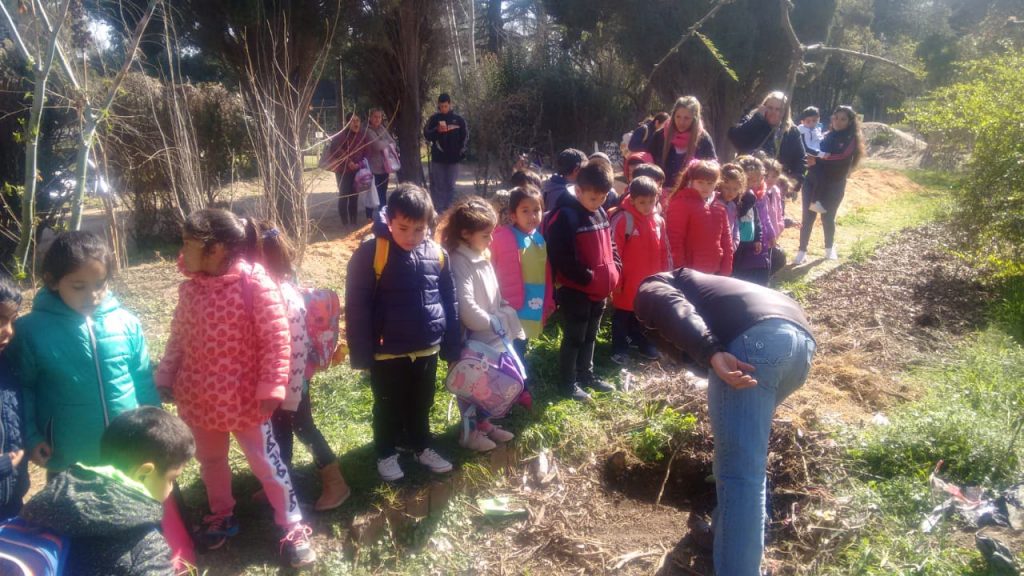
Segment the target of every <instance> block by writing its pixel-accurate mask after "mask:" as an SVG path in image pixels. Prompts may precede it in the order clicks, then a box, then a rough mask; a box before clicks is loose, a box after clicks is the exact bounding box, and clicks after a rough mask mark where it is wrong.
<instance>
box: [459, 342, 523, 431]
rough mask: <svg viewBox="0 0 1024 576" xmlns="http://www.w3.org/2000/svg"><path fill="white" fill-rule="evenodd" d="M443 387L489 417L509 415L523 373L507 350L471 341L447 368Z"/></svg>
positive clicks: (521, 381) (519, 391)
mask: <svg viewBox="0 0 1024 576" xmlns="http://www.w3.org/2000/svg"><path fill="white" fill-rule="evenodd" d="M445 387H446V388H448V391H449V392H451V393H452V394H455V396H456V397H457V398H458V399H460V400H464V401H465V402H468V403H469V404H471V405H473V406H476V407H477V408H479V409H480V410H482V411H484V412H486V413H487V415H488V416H490V417H492V418H501V417H502V416H504V415H505V414H508V411H509V409H510V408H512V405H513V404H515V403H516V401H517V400H519V396H520V395H522V393H523V390H524V384H523V376H522V373H521V372H519V368H518V367H517V366H516V362H515V360H514V359H513V358H512V356H511V355H510V354H509V353H507V352H501V351H498V350H495V349H494V348H491V347H490V346H488V345H486V344H484V343H482V342H476V341H473V340H470V341H469V342H467V343H466V347H465V348H464V349H463V350H462V357H461V358H460V359H459V361H458V362H456V363H455V364H453V365H452V366H451V367H450V368H449V369H448V377H447V378H446V379H445Z"/></svg>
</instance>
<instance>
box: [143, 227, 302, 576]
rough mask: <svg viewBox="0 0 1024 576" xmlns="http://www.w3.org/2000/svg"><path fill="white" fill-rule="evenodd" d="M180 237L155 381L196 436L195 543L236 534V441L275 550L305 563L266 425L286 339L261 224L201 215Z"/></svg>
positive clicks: (284, 373)
mask: <svg viewBox="0 0 1024 576" xmlns="http://www.w3.org/2000/svg"><path fill="white" fill-rule="evenodd" d="M182 240H183V242H184V246H183V248H182V251H181V258H180V259H179V262H178V266H179V268H180V269H181V272H182V273H183V274H184V275H185V276H186V277H187V278H188V279H187V280H185V281H184V282H182V283H181V285H180V286H179V287H178V306H177V308H175V310H174V318H173V320H172V321H171V335H170V339H169V340H168V342H167V349H166V352H165V354H164V358H163V360H162V361H161V362H160V368H159V369H158V371H157V377H156V380H157V387H158V389H159V391H160V392H161V396H162V397H163V398H165V399H166V400H168V401H171V402H174V403H176V404H177V406H178V415H179V416H181V418H182V420H184V421H185V423H186V424H188V426H189V428H191V430H192V434H193V435H194V436H195V440H196V460H198V461H199V466H200V476H201V477H202V480H203V483H204V484H205V485H206V494H207V498H208V500H209V505H210V514H209V515H208V516H206V517H205V518H204V519H203V526H202V529H201V531H200V534H199V539H200V544H202V545H203V546H205V547H206V548H207V549H208V550H212V549H216V548H220V547H221V546H223V545H224V543H225V542H226V541H227V539H228V538H229V537H231V536H235V535H236V534H238V523H237V522H236V521H235V518H234V507H235V500H234V498H233V497H232V495H231V467H230V466H229V463H228V446H229V444H230V440H231V438H230V437H231V436H234V437H235V440H236V441H237V442H238V445H239V446H240V447H241V449H242V452H243V453H244V454H245V457H246V460H247V461H248V463H249V467H250V468H251V469H252V472H253V474H254V475H255V476H256V478H258V479H259V481H260V483H261V484H262V486H263V491H264V492H265V494H266V496H267V500H268V501H269V502H270V504H271V506H272V507H273V508H274V520H275V522H276V523H277V525H278V526H279V528H280V530H281V546H280V550H281V552H282V554H283V555H284V556H285V557H286V559H287V560H288V562H289V563H290V564H291V565H292V566H296V567H298V566H306V565H309V564H312V563H313V562H315V561H316V553H315V552H314V551H313V548H312V547H311V546H310V540H309V536H310V534H311V532H312V530H311V529H310V528H309V527H308V526H307V525H306V524H304V523H303V522H302V512H300V510H299V506H298V501H297V499H296V497H295V491H294V490H293V488H292V484H291V480H290V478H289V474H288V468H287V467H286V466H285V464H284V462H283V461H282V460H281V456H280V452H279V450H278V446H277V442H276V441H275V440H274V433H273V429H272V426H271V423H270V416H271V414H273V412H274V410H275V409H277V407H278V406H280V404H281V401H282V400H283V399H284V398H285V390H286V387H287V386H288V382H289V367H290V356H291V336H290V332H289V327H288V317H287V314H286V309H285V303H284V301H283V298H282V295H281V290H280V289H279V287H278V285H277V283H276V282H275V281H274V280H273V278H271V276H270V275H269V274H268V273H267V272H266V271H265V270H264V268H263V266H261V265H260V264H258V263H256V262H259V261H261V260H262V252H263V238H262V234H261V232H260V229H259V223H258V222H256V221H254V220H243V219H241V218H239V217H237V216H235V215H234V214H232V213H231V212H228V211H226V210H218V209H206V210H200V211H198V212H195V213H193V214H191V215H190V216H189V217H188V218H186V220H185V223H184V226H183V227H182Z"/></svg>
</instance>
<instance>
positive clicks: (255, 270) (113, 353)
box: [0, 209, 349, 574]
mask: <svg viewBox="0 0 1024 576" xmlns="http://www.w3.org/2000/svg"><path fill="white" fill-rule="evenodd" d="M182 240H183V248H182V251H181V256H180V258H179V260H178V268H179V270H180V271H181V273H182V274H183V275H184V276H185V277H186V280H185V281H184V282H182V284H181V285H180V286H179V290H178V293H179V299H178V305H177V308H176V309H175V312H174V317H173V320H172V322H171V330H170V338H169V341H168V343H167V348H166V351H165V353H164V357H163V359H162V361H161V362H160V364H159V367H157V368H156V369H155V370H154V369H153V367H152V366H151V365H150V359H149V352H148V349H147V346H146V339H145V337H144V335H143V331H142V326H141V324H140V323H139V321H138V319H137V318H136V317H135V316H134V315H132V314H131V313H130V312H128V311H127V310H125V309H124V308H122V307H121V305H120V303H119V302H118V301H117V299H116V298H115V297H114V296H113V295H112V294H111V293H110V291H109V290H108V283H109V280H110V276H111V273H112V272H113V255H112V252H111V250H110V247H109V246H108V245H107V244H106V242H105V241H104V240H103V239H102V238H100V237H98V236H97V235H95V234H92V233H90V232H67V233H64V234H62V235H60V236H58V237H57V238H56V239H55V240H54V242H53V244H52V245H51V246H50V248H49V249H48V251H47V253H46V255H45V257H44V259H43V263H42V271H43V281H44V286H43V287H41V288H40V289H39V290H38V292H37V293H36V296H35V298H34V300H33V305H32V310H31V311H30V312H29V313H28V314H26V315H24V316H22V317H21V318H17V320H15V318H16V317H17V315H18V309H19V305H20V301H21V296H20V293H19V292H18V290H17V288H16V287H15V286H14V285H13V284H11V283H10V281H8V280H4V281H2V282H0V347H2V348H4V350H3V353H2V354H0V394H2V396H0V398H2V400H3V405H2V411H0V423H2V431H0V432H2V434H0V436H2V438H3V444H4V446H3V448H4V450H5V453H4V455H3V456H0V500H2V501H0V508H2V515H3V517H4V518H10V517H13V516H16V515H18V514H19V511H20V512H21V517H22V518H23V519H25V520H28V521H30V522H34V523H35V524H36V525H38V526H42V527H51V528H53V529H54V530H56V531H58V532H60V533H62V534H65V535H67V536H69V537H71V554H70V556H69V559H68V562H69V567H68V569H69V570H70V571H71V573H76V574H77V573H81V574H87V573H88V574H100V573H108V574H114V573H124V574H136V573H150V572H146V571H145V570H143V569H141V568H140V569H139V570H135V568H136V567H138V566H140V565H141V563H145V562H151V563H157V565H159V566H164V564H166V566H165V567H166V571H160V570H156V571H155V572H153V573H171V567H170V562H171V560H170V559H171V555H170V553H168V554H163V553H160V554H156V555H153V554H152V553H151V552H152V549H149V552H147V553H146V554H145V555H144V556H145V557H140V556H139V555H138V550H134V551H133V549H132V546H134V545H136V544H138V545H143V544H144V542H145V541H149V540H151V539H152V538H153V534H156V532H154V530H155V528H161V523H163V526H162V528H163V530H162V532H163V536H161V537H160V541H161V542H164V537H166V539H167V543H169V544H170V547H171V549H173V551H174V553H175V556H176V557H177V556H181V557H182V558H184V556H182V555H180V554H179V551H182V550H185V549H186V548H187V546H185V543H184V542H181V541H174V540H175V537H176V536H175V534H177V535H179V536H180V535H181V534H184V535H185V539H188V533H187V532H185V531H184V530H185V529H184V526H183V524H181V520H180V517H178V516H174V518H176V519H177V520H176V521H177V522H178V526H179V527H180V528H181V530H178V531H176V530H175V529H174V527H172V526H168V525H167V523H168V518H169V517H170V516H171V514H169V513H167V512H168V511H170V510H172V509H173V510H176V507H174V506H173V505H168V506H166V507H165V508H163V509H161V506H160V504H159V503H160V502H162V501H164V500H165V499H166V498H167V496H168V494H169V493H170V486H171V484H172V482H173V480H174V478H176V477H177V474H178V473H180V471H181V468H182V466H183V465H184V464H185V463H186V462H187V461H188V460H190V459H191V458H192V456H193V454H194V455H195V457H196V458H197V460H198V461H199V464H200V475H201V478H202V481H203V483H204V485H205V487H206V493H207V498H208V501H209V508H210V514H209V515H207V516H205V517H204V518H203V521H202V524H201V527H200V528H199V530H198V532H197V533H196V537H197V543H198V544H199V545H201V546H202V547H203V548H205V549H216V548H219V547H220V546H223V544H224V543H225V541H226V540H227V538H229V537H231V536H234V535H235V534H237V533H238V524H237V522H236V521H235V519H234V514H233V511H234V506H235V501H234V499H233V497H232V492H231V469H230V466H229V462H228V446H229V441H230V437H231V436H234V437H235V439H236V441H237V442H238V444H239V446H240V447H241V449H242V452H243V453H244V454H245V456H246V459H247V461H248V463H249V466H250V468H251V470H252V471H253V473H254V474H255V476H256V477H257V478H258V479H259V480H260V482H261V484H262V488H263V490H262V494H263V495H264V496H265V498H266V500H267V501H268V502H269V503H270V505H271V507H272V508H273V509H274V516H275V521H276V523H277V525H278V526H279V527H280V531H281V533H280V538H281V541H280V549H281V553H282V555H283V556H284V558H285V559H286V560H287V561H288V562H289V563H290V564H291V565H293V566H304V565H309V564H312V563H313V562H315V560H316V553H315V552H314V550H313V549H312V547H311V546H310V542H309V536H310V534H311V529H310V528H309V526H308V525H307V524H306V523H304V522H303V518H302V512H301V511H300V509H299V505H298V500H297V498H296V496H295V492H294V490H293V489H292V485H291V481H290V478H289V468H290V465H291V454H290V452H291V450H290V447H291V435H292V433H293V431H294V433H295V434H297V435H298V436H299V438H300V440H302V441H304V442H306V443H307V444H308V445H309V446H310V448H311V452H312V453H313V454H314V461H315V463H316V465H317V466H318V468H319V469H320V473H321V478H322V480H323V493H322V495H321V497H320V498H319V499H318V500H317V502H316V503H315V508H316V509H317V510H326V509H331V508H335V507H337V506H340V505H341V503H343V502H344V501H345V499H346V498H347V497H348V495H349V489H348V486H347V485H346V483H345V480H344V478H343V477H342V475H341V470H340V468H339V466H338V463H337V458H336V457H335V455H334V453H333V452H332V451H331V449H330V447H329V446H328V445H327V442H326V441H325V440H324V439H323V436H322V435H321V434H320V433H319V431H318V430H316V426H315V425H314V424H313V422H312V417H311V411H310V407H309V393H308V382H307V381H306V379H307V378H308V376H309V375H310V374H309V372H308V369H307V355H308V353H309V349H310V342H309V340H308V331H307V327H306V326H305V314H306V311H305V300H304V298H303V296H302V294H301V293H300V292H299V289H298V286H297V284H296V279H295V271H294V269H293V267H292V259H293V257H294V250H293V249H292V247H291V245H290V243H289V242H288V240H287V238H286V237H285V235H284V233H283V232H282V231H280V230H278V229H277V228H276V227H274V226H273V225H272V224H270V223H266V222H259V221H256V220H243V219H241V218H239V217H237V216H236V215H234V214H232V213H231V212H228V211H225V210H217V209H207V210H201V211H199V212H196V213H194V214H192V215H190V216H189V217H188V218H187V219H186V221H185V223H184V226H183V234H182ZM12 336H13V337H12ZM8 343H9V344H8ZM161 400H162V401H164V402H169V403H173V404H175V405H176V406H177V413H178V416H179V417H180V419H179V417H175V416H173V415H171V414H170V413H167V412H163V411H162V410H160V409H159V406H160V404H161ZM147 406H149V408H145V407H147ZM140 407H141V408H140ZM282 413H286V414H282ZM119 422H120V423H121V424H120V425H119V424H118V423H119ZM272 422H273V424H272ZM114 445H116V448H112V447H111V446H114ZM279 446H280V447H281V448H279ZM285 446H287V453H286V451H285V450H284V449H283V448H284V447H285ZM29 459H31V460H32V461H34V462H35V463H36V464H38V465H40V466H43V467H45V468H46V470H47V486H46V487H45V489H44V490H43V491H42V492H41V493H40V494H39V495H37V496H36V497H34V498H33V499H32V500H31V501H30V502H29V503H28V504H27V505H26V506H25V508H24V510H21V506H22V499H23V498H24V495H25V493H26V491H27V488H28V474H27V469H26V465H27V463H28V460H29ZM103 466H108V467H109V466H113V468H102V467H103ZM93 492H95V494H93ZM122 493H123V494H122ZM119 494H121V496H123V497H124V498H121V496H119ZM140 494H141V496H140ZM147 494H148V496H146V495H147ZM139 498H141V499H142V503H141V504H140V503H138V502H136V504H138V506H133V505H132V502H133V501H137V500H139ZM133 499H134V500H133ZM154 506H155V511H154ZM115 508H116V509H118V510H119V511H121V512H123V513H118V514H114V513H113V512H112V510H114V509H115ZM68 510H77V511H78V513H81V514H82V515H83V516H82V517H81V518H78V519H75V520H68V518H69V516H68V515H69V514H71V515H72V516H73V515H74V514H72V513H71V512H68ZM103 510H106V512H103ZM96 514H104V515H106V517H100V518H95V517H93V516H95V515H96ZM90 515H92V516H90ZM154 522H155V528H154V527H153V526H150V525H151V524H153V523H154ZM89 526H92V529H91V530H92V531H90V528H89ZM97 530H99V532H97ZM101 537H102V538H108V539H113V540H117V541H118V542H117V543H116V545H115V544H113V543H112V544H110V546H109V547H107V549H103V548H102V547H99V548H98V547H96V546H95V544H97V543H99V542H101V541H102V538H101ZM79 539H80V541H79ZM167 543H164V544H163V549H164V551H166V550H167ZM126 546H127V548H126ZM111 551H115V552H117V554H114V556H117V557H118V558H117V559H114V558H112V556H111V554H112V552H111ZM118 551H120V552H118ZM121 552H123V555H122V554H121ZM104 562H106V564H104ZM161 563H163V564H161ZM101 565H102V566H105V567H104V568H102V569H99V568H98V567H99V566H101ZM115 568H116V569H115ZM150 568H152V566H150Z"/></svg>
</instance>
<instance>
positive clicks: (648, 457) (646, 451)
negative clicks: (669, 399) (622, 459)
mask: <svg viewBox="0 0 1024 576" xmlns="http://www.w3.org/2000/svg"><path fill="white" fill-rule="evenodd" d="M696 427H697V417H696V416H694V415H693V414H680V413H679V412H676V411H675V410H674V409H672V408H671V407H669V406H665V405H664V404H663V403H661V402H652V403H650V404H648V405H647V406H645V407H644V422H643V424H642V426H641V427H640V428H638V429H636V430H634V431H633V432H632V433H630V435H629V442H630V447H631V448H632V449H633V453H634V454H635V455H636V456H637V458H640V459H641V460H643V461H644V462H660V461H661V460H663V459H664V458H665V457H666V456H668V455H669V454H670V453H671V452H672V451H673V450H674V449H676V448H677V447H678V446H679V445H681V444H682V443H684V442H686V440H687V439H689V438H690V436H691V435H692V434H693V431H694V430H695V429H696Z"/></svg>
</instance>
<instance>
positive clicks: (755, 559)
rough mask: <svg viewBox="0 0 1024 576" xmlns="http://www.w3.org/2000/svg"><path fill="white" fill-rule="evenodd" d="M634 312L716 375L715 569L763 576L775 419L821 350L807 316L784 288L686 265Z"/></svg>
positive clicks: (643, 289) (649, 287)
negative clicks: (768, 469) (768, 471)
mask: <svg viewBox="0 0 1024 576" xmlns="http://www.w3.org/2000/svg"><path fill="white" fill-rule="evenodd" d="M633 306H634V312H635V313H636V317H637V319H638V320H639V321H640V322H641V323H642V324H643V326H644V328H645V329H646V330H647V331H648V336H649V337H650V338H652V339H653V341H654V342H656V343H657V344H658V346H659V347H661V349H662V350H663V351H664V352H666V353H667V354H669V355H670V356H671V357H673V358H676V359H679V360H684V361H689V362H694V363H696V364H698V365H699V366H701V367H703V368H705V369H707V370H708V390H707V396H708V414H709V416H710V420H711V432H712V434H713V435H714V442H715V454H714V471H715V490H716V492H717V494H718V508H717V509H716V510H715V512H714V514H713V516H714V520H713V522H712V528H713V529H714V561H715V573H716V574H723V575H729V576H758V575H759V574H761V571H760V566H761V557H762V555H763V552H764V521H765V477H766V471H765V469H766V466H767V464H768V439H769V437H770V433H771V428H772V417H773V415H774V414H775V408H776V407H777V406H778V405H779V404H781V403H782V401H783V400H785V399H786V398H787V397H788V396H789V395H790V394H792V393H793V392H795V391H796V390H797V389H798V388H800V387H801V386H802V385H803V384H804V381H805V380H806V379H807V373H808V371H809V370H810V367H811V360H812V358H813V357H814V352H815V349H816V348H817V344H816V343H815V341H814V336H813V334H812V333H811V329H810V323H809V322H808V321H807V316H806V315H805V314H804V311H803V310H802V309H801V308H800V305H799V304H797V302H796V301H795V300H793V299H792V298H790V297H788V296H786V295H784V294H782V293H781V292H777V291H775V290H772V289H770V288H766V287H763V286H758V285H756V284H752V283H750V282H744V281H742V280H738V279H736V278H729V277H727V276H716V275H711V274H703V273H701V272H697V271H696V270H690V269H687V268H679V269H677V270H675V271H673V272H664V273H661V274H655V275H654V276H650V277H648V278H647V279H646V280H644V282H643V283H642V284H641V285H640V289H639V290H638V291H637V295H636V299H635V300H634V303H633Z"/></svg>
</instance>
